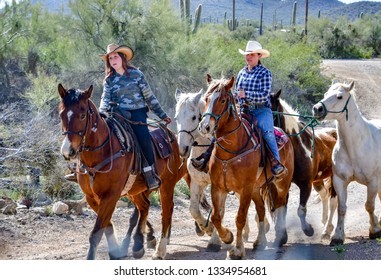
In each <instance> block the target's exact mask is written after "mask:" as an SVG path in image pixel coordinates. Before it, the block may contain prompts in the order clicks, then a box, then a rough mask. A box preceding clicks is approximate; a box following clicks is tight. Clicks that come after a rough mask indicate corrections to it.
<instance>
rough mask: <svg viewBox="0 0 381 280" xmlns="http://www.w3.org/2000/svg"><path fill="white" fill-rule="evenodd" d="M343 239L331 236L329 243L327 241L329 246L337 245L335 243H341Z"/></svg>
mask: <svg viewBox="0 0 381 280" xmlns="http://www.w3.org/2000/svg"><path fill="white" fill-rule="evenodd" d="M343 244H344V240H342V239H340V238H332V240H331V243H329V246H337V245H343Z"/></svg>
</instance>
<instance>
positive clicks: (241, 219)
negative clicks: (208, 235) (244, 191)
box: [228, 195, 251, 260]
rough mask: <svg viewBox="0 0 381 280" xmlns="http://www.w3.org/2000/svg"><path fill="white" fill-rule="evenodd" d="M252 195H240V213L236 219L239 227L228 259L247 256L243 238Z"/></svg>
mask: <svg viewBox="0 0 381 280" xmlns="http://www.w3.org/2000/svg"><path fill="white" fill-rule="evenodd" d="M250 202H251V197H250V196H248V195H246V196H245V195H242V196H240V201H239V208H238V213H237V216H236V219H235V225H236V228H237V234H236V242H235V246H234V247H233V248H232V249H230V250H229V252H228V259H232V260H235V259H242V258H243V257H245V255H246V252H245V246H244V243H243V239H242V230H243V228H244V226H245V223H246V218H247V212H248V210H249V207H250Z"/></svg>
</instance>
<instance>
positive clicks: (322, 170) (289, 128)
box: [271, 90, 337, 239]
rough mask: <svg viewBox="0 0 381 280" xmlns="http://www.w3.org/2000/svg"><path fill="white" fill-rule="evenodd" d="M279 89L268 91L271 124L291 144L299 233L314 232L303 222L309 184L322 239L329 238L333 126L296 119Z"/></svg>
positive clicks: (333, 199)
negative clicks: (316, 195)
mask: <svg viewBox="0 0 381 280" xmlns="http://www.w3.org/2000/svg"><path fill="white" fill-rule="evenodd" d="M280 94H281V90H279V91H278V92H277V93H274V92H272V93H271V105H272V110H273V113H274V121H275V125H277V126H279V127H281V128H282V129H283V130H284V131H285V132H286V133H287V134H288V135H289V136H290V139H291V142H292V144H293V146H294V163H295V168H294V177H293V183H295V184H296V185H297V186H298V187H299V190H300V195H299V207H298V216H299V219H300V222H301V225H302V229H303V232H304V233H305V234H306V235H307V236H312V235H313V234H314V229H313V227H312V225H311V224H309V223H308V222H307V221H306V216H307V201H308V199H309V197H310V194H311V190H312V186H313V187H314V189H315V190H316V191H317V192H318V193H319V195H320V198H321V202H322V208H323V211H322V223H323V225H324V230H323V233H322V238H328V239H329V237H330V235H331V233H332V231H333V228H334V226H333V223H332V219H333V215H334V213H335V211H336V208H337V198H336V193H335V190H334V188H333V187H332V151H333V147H334V146H335V144H336V140H337V132H336V128H331V127H316V129H315V127H314V126H315V124H316V120H315V119H314V118H313V117H312V118H310V121H309V122H308V123H305V122H303V121H300V119H299V118H298V117H299V116H300V115H299V114H298V113H297V112H296V111H295V110H294V109H292V107H291V106H290V105H289V104H288V103H287V102H286V101H285V100H284V99H282V98H280ZM328 208H329V211H328Z"/></svg>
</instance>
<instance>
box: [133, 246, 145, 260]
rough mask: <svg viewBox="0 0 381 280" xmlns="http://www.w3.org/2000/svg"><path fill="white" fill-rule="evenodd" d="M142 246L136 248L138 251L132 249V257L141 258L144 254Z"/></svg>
mask: <svg viewBox="0 0 381 280" xmlns="http://www.w3.org/2000/svg"><path fill="white" fill-rule="evenodd" d="M144 253H145V251H144V248H142V249H140V250H138V251H133V252H132V256H133V257H134V259H141V258H142V257H143V256H144Z"/></svg>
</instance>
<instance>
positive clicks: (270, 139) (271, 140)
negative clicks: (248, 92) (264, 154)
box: [250, 107, 280, 161]
mask: <svg viewBox="0 0 381 280" xmlns="http://www.w3.org/2000/svg"><path fill="white" fill-rule="evenodd" d="M250 114H252V115H254V116H255V117H256V118H257V120H258V127H259V128H260V129H261V131H262V135H263V138H264V139H265V140H266V142H267V144H268V145H269V147H270V150H271V151H272V153H273V155H274V157H275V158H276V159H277V160H278V161H280V157H279V152H278V145H277V143H276V139H275V134H274V119H273V112H272V111H271V109H270V108H268V107H263V108H258V109H254V110H250Z"/></svg>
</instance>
